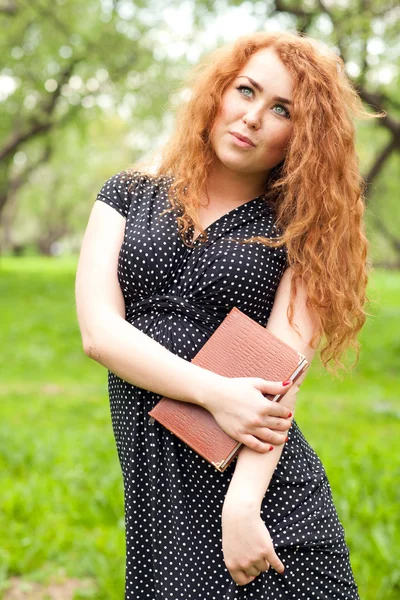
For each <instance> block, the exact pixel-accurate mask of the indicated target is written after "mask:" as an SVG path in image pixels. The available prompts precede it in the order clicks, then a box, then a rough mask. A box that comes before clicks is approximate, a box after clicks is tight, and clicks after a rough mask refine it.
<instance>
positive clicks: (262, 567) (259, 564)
mask: <svg viewBox="0 0 400 600" xmlns="http://www.w3.org/2000/svg"><path fill="white" fill-rule="evenodd" d="M253 567H254V568H255V569H257V571H258V574H260V573H262V572H263V571H268V569H269V563H267V561H266V560H265V558H260V560H257V561H256V562H254V563H253ZM246 572H247V573H250V571H249V570H248V569H246Z"/></svg>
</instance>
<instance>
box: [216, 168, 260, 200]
mask: <svg viewBox="0 0 400 600" xmlns="http://www.w3.org/2000/svg"><path fill="white" fill-rule="evenodd" d="M268 175H269V173H238V172H237V171H232V170H230V169H228V168H227V167H225V166H224V165H223V164H222V163H221V162H220V161H218V162H215V163H214V164H212V165H211V167H210V170H209V173H208V178H207V195H208V197H209V198H213V199H216V200H218V202H219V203H221V204H226V205H227V206H232V204H238V205H239V204H243V203H244V202H247V201H248V200H252V199H253V198H256V197H257V196H260V195H261V194H262V193H263V192H264V188H265V184H266V181H267V179H268Z"/></svg>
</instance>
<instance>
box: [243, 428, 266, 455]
mask: <svg viewBox="0 0 400 600" xmlns="http://www.w3.org/2000/svg"><path fill="white" fill-rule="evenodd" d="M271 433H272V432H271ZM239 442H242V444H244V445H245V446H248V447H249V448H251V449H252V450H255V451H256V452H262V453H265V452H271V450H273V449H274V447H273V446H272V445H271V443H270V442H268V441H267V443H265V442H264V441H263V440H261V439H258V438H257V437H254V435H248V434H244V435H242V436H241V437H240V440H239Z"/></svg>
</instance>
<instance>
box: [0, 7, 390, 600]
mask: <svg viewBox="0 0 400 600" xmlns="http://www.w3.org/2000/svg"><path fill="white" fill-rule="evenodd" d="M399 17H400V7H399V6H398V4H397V3H396V2H394V1H387V2H386V1H381V0H374V1H372V0H339V1H334V0H324V1H321V0H307V1H305V2H299V1H297V0H282V1H275V2H273V1H270V0H266V1H250V0H247V1H240V0H235V1H233V2H227V1H222V0H221V1H219V0H216V1H211V0H204V1H200V0H197V1H195V0H186V1H183V2H174V1H173V0H169V1H168V2H163V1H162V0H146V2H145V1H144V0H143V1H142V0H141V1H136V2H133V1H132V0H120V1H118V0H85V2H82V1H81V0H79V1H78V0H52V1H51V2H50V1H49V0H36V1H35V2H33V3H32V2H28V1H23V0H0V24H1V30H2V31H3V35H2V37H1V40H0V64H1V67H0V108H1V121H0V155H1V163H0V303H1V304H0V323H1V339H2V343H1V348H0V399H1V404H0V417H1V418H0V489H1V493H0V597H1V598H4V599H5V600H12V599H25V598H30V599H39V598H40V599H41V598H51V599H58V600H70V599H71V600H72V598H96V599H99V600H103V599H104V600H105V599H108V600H114V599H119V598H122V597H123V580H124V524H123V500H122V499H123V495H122V481H121V475H120V470H119V464H118V459H117V454H116V450H115V447H114V441H113V437H112V430H111V422H110V415H109V407H108V398H107V382H106V379H107V373H106V370H105V369H104V368H102V367H101V366H100V365H98V364H96V363H94V362H91V361H90V360H89V359H88V358H87V357H86V356H85V355H84V354H83V352H82V349H81V341H80V335H79V331H78V326H77V322H76V314H75V301H74V277H75V269H76V263H77V255H78V252H79V248H80V244H81V240H82V235H83V232H84V229H85V226H86V223H87V219H88V216H89V213H90V210H91V207H92V205H93V202H94V201H95V198H96V194H97V192H98V191H99V190H100V188H101V186H102V184H103V183H104V181H105V180H106V179H108V178H109V177H111V176H112V175H114V174H115V173H117V172H119V171H121V170H123V169H125V168H127V167H129V165H131V164H132V163H134V162H135V161H136V160H137V159H139V158H143V157H146V156H148V155H149V154H150V153H152V152H153V151H156V150H157V149H159V148H161V146H162V145H163V144H164V143H165V141H166V140H167V139H168V135H169V133H170V132H171V131H172V128H173V124H174V109H175V107H176V106H177V105H178V104H179V102H180V100H181V98H182V94H184V90H183V89H182V81H183V79H184V77H185V74H186V73H187V71H188V69H189V68H190V66H191V65H193V64H194V63H196V62H197V60H198V59H199V58H200V57H201V55H202V54H203V53H204V52H205V51H208V50H211V49H213V48H214V47H216V46H217V45H219V44H221V43H224V42H226V41H230V40H234V39H235V38H236V37H238V36H239V35H242V34H245V33H250V32H252V31H256V30H266V31H274V30H295V29H297V30H301V31H303V32H305V33H307V34H309V35H311V36H313V37H315V38H317V39H321V40H323V41H324V42H325V43H326V44H328V45H329V46H330V47H331V48H333V49H334V50H335V51H336V52H337V53H338V54H339V55H340V56H342V58H343V59H344V61H345V64H346V70H347V73H348V75H349V77H350V78H351V79H352V80H353V82H354V83H355V84H356V86H357V89H358V91H359V93H360V96H361V98H362V99H363V101H364V103H365V106H366V107H370V108H371V110H374V111H385V113H386V117H385V118H383V119H377V120H374V121H373V122H363V123H360V124H357V134H358V137H357V149H358V153H359V157H360V166H361V171H362V173H363V176H364V177H365V180H366V183H367V188H366V189H367V192H366V202H367V215H366V226H367V233H368V237H369V240H370V257H371V260H372V262H373V266H374V269H373V272H372V274H371V279H370V285H369V298H370V305H369V308H368V312H369V317H368V321H367V324H366V326H365V327H364V329H363V331H362V333H361V336H360V342H361V346H362V350H361V358H360V361H359V363H358V365H357V367H356V368H355V369H354V371H352V373H351V374H349V375H347V376H346V378H345V379H343V381H340V380H338V379H334V378H333V377H332V376H330V375H328V374H327V373H324V372H323V371H322V369H321V367H320V366H319V364H318V362H317V361H314V362H315V364H313V365H312V368H311V369H310V374H309V375H308V379H307V381H306V382H305V384H304V386H302V394H301V396H300V397H299V402H298V411H297V421H298V423H299V425H300V426H301V428H302V430H303V432H304V434H305V435H306V437H307V438H308V440H309V441H310V443H311V444H312V445H313V447H314V449H315V450H316V451H317V453H318V454H319V455H320V457H321V459H322V460H323V462H324V464H325V467H326V470H327V473H328V477H329V479H330V482H331V486H332V492H333V495H334V499H335V502H336V505H337V508H338V512H339V516H340V518H341V520H342V523H343V525H344V527H345V531H346V535H347V542H348V545H349V547H350V550H351V559H352V565H353V569H354V572H355V576H356V580H357V583H358V585H359V588H360V595H361V598H362V599H363V600H375V599H377V600H395V599H397V600H398V599H399V598H400V566H399V560H398V559H399V556H400V527H399V525H400V524H399V512H400V511H399V508H400V504H399V500H400V485H399V484H400V468H399V461H398V442H397V439H398V436H399V423H400V404H399V383H400V380H399V367H400V318H399V317H400V272H399V269H400V209H399V204H400V180H399V173H400V156H399V148H400V120H399V117H400V100H399V98H400V77H399V74H400V61H399V56H400V35H399V34H400V19H399ZM350 358H351V357H350Z"/></svg>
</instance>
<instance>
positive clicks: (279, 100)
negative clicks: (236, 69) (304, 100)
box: [238, 75, 292, 104]
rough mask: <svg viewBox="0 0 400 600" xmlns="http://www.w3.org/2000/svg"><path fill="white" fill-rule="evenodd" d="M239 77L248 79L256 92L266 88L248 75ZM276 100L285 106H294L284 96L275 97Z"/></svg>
mask: <svg viewBox="0 0 400 600" xmlns="http://www.w3.org/2000/svg"><path fill="white" fill-rule="evenodd" d="M239 77H246V79H248V80H249V81H250V83H251V85H253V86H254V87H255V88H256V90H258V91H259V92H263V91H264V88H263V87H262V85H260V84H259V83H257V81H254V79H252V78H251V77H249V76H248V75H239V76H238V78H239ZM274 100H276V101H277V102H282V103H283V104H292V101H291V100H288V99H287V98H282V96H275V97H274Z"/></svg>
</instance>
